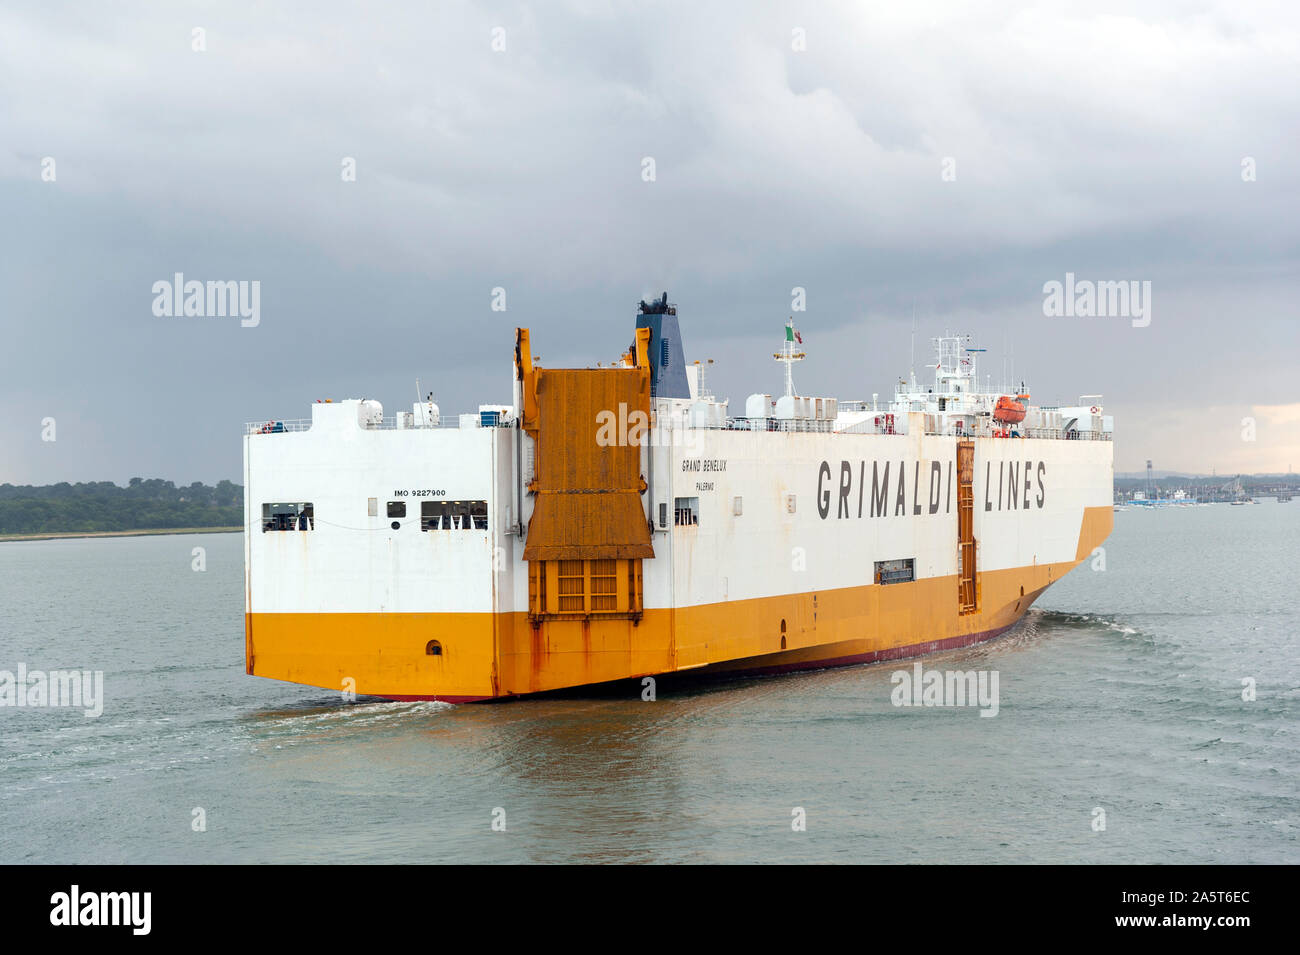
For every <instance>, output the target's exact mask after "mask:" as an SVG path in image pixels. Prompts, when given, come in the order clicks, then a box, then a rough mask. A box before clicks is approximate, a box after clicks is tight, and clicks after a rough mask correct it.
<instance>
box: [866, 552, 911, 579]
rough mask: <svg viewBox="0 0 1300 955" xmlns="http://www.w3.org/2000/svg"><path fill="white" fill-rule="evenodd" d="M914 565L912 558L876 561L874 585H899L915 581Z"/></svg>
mask: <svg viewBox="0 0 1300 955" xmlns="http://www.w3.org/2000/svg"><path fill="white" fill-rule="evenodd" d="M915 565H916V560H915V558H912V557H908V558H906V559H905V560H878V561H876V583H878V584H901V583H906V582H907V581H909V580H915V579H916V566H915Z"/></svg>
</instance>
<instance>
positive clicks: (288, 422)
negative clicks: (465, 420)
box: [244, 411, 503, 434]
mask: <svg viewBox="0 0 1300 955" xmlns="http://www.w3.org/2000/svg"><path fill="white" fill-rule="evenodd" d="M466 414H467V415H468V414H469V412H466ZM473 417H474V420H475V424H474V425H473V426H474V427H476V428H477V427H494V426H493V425H483V424H482V423H481V419H480V417H479V414H478V413H477V412H476V413H474V415H473ZM460 426H461V425H460V415H442V416H441V417H440V418H439V420H438V423H437V424H423V423H416V422H414V420H413V418H412V417H411V412H409V411H406V412H402V414H400V415H387V416H385V417H383V418H381V419H376V420H375V421H368V422H362V423H361V427H362V429H363V430H365V431H427V430H429V429H431V428H433V429H437V428H459V427H460ZM502 426H503V425H496V426H495V427H502ZM310 430H311V418H272V419H270V420H268V421H247V422H245V423H244V434H285V433H290V432H300V431H310Z"/></svg>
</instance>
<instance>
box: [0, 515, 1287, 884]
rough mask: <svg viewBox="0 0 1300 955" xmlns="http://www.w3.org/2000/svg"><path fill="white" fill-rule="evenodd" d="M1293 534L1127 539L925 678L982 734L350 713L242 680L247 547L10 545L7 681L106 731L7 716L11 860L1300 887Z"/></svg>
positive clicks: (604, 699)
mask: <svg viewBox="0 0 1300 955" xmlns="http://www.w3.org/2000/svg"><path fill="white" fill-rule="evenodd" d="M1298 531H1300V504H1294V503H1293V504H1277V503H1275V502H1273V501H1271V500H1268V501H1264V502H1261V503H1260V504H1256V505H1252V506H1247V507H1228V506H1227V505H1215V506H1209V507H1192V508H1178V509H1171V510H1164V511H1152V512H1147V511H1136V510H1130V511H1124V512H1120V513H1117V514H1116V515H1115V532H1114V534H1113V535H1112V536H1111V538H1110V539H1109V541H1108V542H1107V544H1106V551H1105V570H1104V571H1100V570H1093V569H1091V567H1090V566H1089V564H1087V563H1085V564H1084V565H1082V566H1081V567H1080V568H1078V569H1076V570H1075V571H1074V572H1072V573H1071V574H1070V575H1069V576H1068V577H1066V578H1065V579H1064V580H1063V581H1061V582H1059V583H1058V584H1056V585H1055V586H1054V587H1053V588H1052V589H1050V590H1049V591H1048V592H1047V594H1046V595H1045V596H1044V597H1043V598H1042V599H1041V600H1040V602H1039V604H1038V605H1037V606H1036V607H1035V608H1034V609H1033V610H1032V611H1031V612H1030V614H1029V615H1028V617H1027V618H1026V619H1025V620H1024V621H1023V622H1022V623H1021V624H1020V625H1018V626H1017V627H1016V628H1015V629H1014V630H1012V631H1011V632H1010V633H1008V634H1007V635H1005V636H1003V637H1002V638H1000V639H998V640H996V641H993V642H991V643H988V644H985V645H983V646H980V647H976V648H969V649H965V650H961V651H954V652H951V653H946V654H940V655H937V656H934V657H928V658H926V659H925V661H924V663H925V666H926V667H927V668H937V669H944V670H971V669H975V670H996V671H997V672H998V675H999V694H1000V706H999V712H998V715H997V716H996V717H994V718H983V717H980V716H979V710H978V709H977V708H965V709H958V708H948V709H938V708H917V707H913V708H903V707H896V706H894V705H893V704H892V703H891V691H892V690H893V689H894V686H893V684H892V683H891V680H890V675H891V673H893V672H894V671H896V670H898V669H902V668H907V669H910V667H911V663H910V662H909V663H901V664H900V663H888V664H883V665H876V666H866V667H852V668H845V669H839V670H825V671H819V672H814V673H803V674H791V675H788V676H781V677H766V678H761V679H746V680H740V681H733V682H717V681H715V682H711V683H704V684H701V683H683V684H669V685H664V684H662V683H661V685H660V688H659V694H658V699H657V700H655V701H654V702H643V701H642V700H641V699H640V697H639V695H636V693H635V691H631V692H628V693H626V694H614V695H611V694H608V693H606V694H586V695H579V696H576V697H566V698H562V699H542V700H521V701H515V702H510V703H504V704H491V705H468V706H449V705H445V704H438V703H392V702H382V701H364V700H363V701H361V702H358V703H355V704H347V703H344V702H343V701H342V700H341V699H340V698H339V696H338V695H337V694H331V693H328V692H325V691H322V690H315V689H312V688H308V687H301V686H294V685H289V684H282V683H274V682H271V681H267V680H263V679H259V678H256V677H250V676H246V675H245V674H244V672H243V664H244V657H243V617H242V614H243V564H242V560H243V549H242V540H241V538H240V536H239V535H237V534H232V535H196V536H193V537H190V536H169V537H143V538H124V539H98V540H66V541H48V542H24V543H6V544H0V627H2V630H0V634H2V639H0V670H9V671H14V670H16V668H17V666H18V664H20V663H22V664H25V665H26V666H27V667H28V668H29V669H43V670H49V669H71V668H77V669H90V670H102V671H104V674H105V704H104V712H103V715H102V716H100V717H99V718H96V719H88V718H86V717H84V716H83V715H82V714H81V712H80V711H78V710H67V709H50V708H46V709H30V708H13V707H3V708H0V862H6V863H11V862H102V863H117V862H126V863H131V862H184V863H203V862H208V863H212V862H217V863H221V862H817V861H827V862H930V863H934V862H939V863H945V862H946V863H999V862H1109V863H1127V862H1179V863H1229V862H1233V863H1252V862H1272V863H1294V862H1300V839H1298V833H1300V735H1298V734H1300V727H1298V725H1297V717H1300V656H1298V655H1297V652H1296V651H1297V632H1298V631H1300V626H1298V624H1300V613H1298V612H1297V609H1296V600H1295V583H1294V577H1293V574H1292V570H1293V568H1295V567H1296V566H1300V533H1298ZM195 547H203V548H205V549H206V567H207V569H206V570H205V571H202V572H196V571H194V570H192V561H193V557H192V549H193V548H195ZM1243 678H1252V679H1253V680H1254V681H1255V693H1256V698H1255V699H1254V700H1253V701H1246V700H1243V699H1242V692H1243V685H1242V680H1243ZM796 807H798V808H800V809H802V810H803V813H804V815H805V817H806V831H794V830H793V828H792V821H793V820H794V818H795V816H794V810H795V809H796ZM200 809H201V810H202V817H203V819H204V822H205V826H206V828H205V831H195V827H194V820H195V818H196V813H195V811H196V810H200ZM1097 809H1101V810H1103V811H1104V814H1105V816H1104V820H1105V829H1104V831H1095V828H1094V827H1095V820H1097V819H1098V818H1099V816H1098V815H1097V814H1096V812H1095V810H1097ZM498 810H502V811H503V813H504V822H505V830H504V831H496V830H494V829H493V826H492V823H493V820H494V818H495V819H497V820H500V819H501V818H502V815H503V814H502V812H499V811H498Z"/></svg>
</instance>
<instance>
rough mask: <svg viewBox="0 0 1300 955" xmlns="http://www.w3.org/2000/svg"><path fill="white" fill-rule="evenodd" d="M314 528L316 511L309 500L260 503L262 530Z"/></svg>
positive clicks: (307, 529)
mask: <svg viewBox="0 0 1300 955" xmlns="http://www.w3.org/2000/svg"><path fill="white" fill-rule="evenodd" d="M315 529H316V513H315V511H314V509H313V508H312V506H311V502H310V501H305V502H300V503H275V504H263V505H262V532H263V533H265V532H267V531H311V530H315Z"/></svg>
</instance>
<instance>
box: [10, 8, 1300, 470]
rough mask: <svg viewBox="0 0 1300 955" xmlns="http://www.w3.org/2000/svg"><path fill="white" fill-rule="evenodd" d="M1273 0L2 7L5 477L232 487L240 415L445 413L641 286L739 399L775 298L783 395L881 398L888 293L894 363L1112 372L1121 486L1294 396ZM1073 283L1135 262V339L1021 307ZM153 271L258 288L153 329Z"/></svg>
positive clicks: (890, 367) (1230, 451)
mask: <svg viewBox="0 0 1300 955" xmlns="http://www.w3.org/2000/svg"><path fill="white" fill-rule="evenodd" d="M1298 19H1300V17H1298V15H1297V14H1296V12H1295V11H1294V9H1293V8H1292V7H1291V6H1289V5H1285V4H1277V5H1273V6H1269V5H1259V4H1255V5H1252V6H1251V8H1250V9H1249V10H1248V11H1247V10H1243V9H1239V7H1238V6H1237V5H1235V4H1231V3H1226V2H1225V3H1221V4H1183V3H1162V4H1125V5H1122V6H1115V7H1108V6H1107V5H1105V4H1101V5H1099V4H1095V3H1092V4H1078V5H1068V4H1067V5H1059V4H1052V5H1044V6H1041V7H1033V6H1022V5H1014V4H1005V5H1000V6H994V7H988V6H981V7H979V8H978V9H976V8H970V9H968V8H967V6H966V5H963V4H939V5H933V6H930V7H926V6H916V5H907V6H906V7H890V6H880V7H867V6H864V5H861V4H852V3H845V4H831V5H815V6H813V7H807V6H804V5H788V6H765V7H762V8H761V9H755V8H754V6H753V5H751V4H743V3H733V4H709V5H707V9H706V10H703V11H700V10H697V9H695V7H694V6H692V5H667V6H664V7H660V8H656V9H645V8H643V7H641V6H638V5H631V4H628V5H622V4H599V3H578V4H569V5H564V6H560V5H551V4H542V5H536V6H526V5H511V4H506V5H500V6H498V7H495V8H493V9H491V10H487V9H482V8H477V7H474V6H472V5H469V4H456V5H443V4H440V5H437V6H436V7H435V6H433V5H425V4H411V5H407V6H406V7H405V8H401V7H396V6H393V5H383V6H374V5H367V4H342V3H324V4H322V3H311V4H307V3H302V4H275V5H269V4H261V5H251V4H249V5H241V4H223V5H220V6H208V5H194V6H189V7H187V6H177V5H171V4H136V5H131V4H114V5H99V4H90V3H87V4H82V5H79V6H76V7H68V8H52V7H50V6H49V5H47V4H37V3H28V4H22V3H19V4H7V5H6V8H5V10H4V12H3V13H0V134H2V135H0V190H2V192H0V195H2V196H3V208H4V212H5V215H4V225H3V231H2V232H0V255H2V262H3V264H0V283H2V286H0V287H2V288H3V292H2V293H0V320H2V321H3V333H4V342H5V353H6V359H7V360H6V362H5V374H4V376H3V380H0V400H3V401H4V403H5V407H6V408H7V409H8V414H7V415H6V416H5V417H4V419H3V424H0V446H2V447H3V448H4V449H5V454H4V456H3V459H0V481H4V480H9V481H18V482H25V481H56V480H62V479H70V480H78V479H100V478H106V477H108V478H113V479H116V480H119V481H123V480H125V479H126V478H127V477H129V476H131V475H133V474H146V475H152V474H158V475H162V476H165V477H171V478H174V479H176V480H178V481H186V482H188V481H190V480H195V479H203V480H208V481H213V480H216V479H219V478H223V477H230V478H238V475H239V470H240V458H239V454H240V452H239V442H238V434H239V431H240V426H241V424H242V422H244V421H245V420H253V419H264V418H268V417H272V416H276V417H297V416H301V415H306V414H307V413H308V409H307V404H308V403H309V402H310V401H312V400H313V399H315V398H318V397H319V398H323V397H336V398H337V397H346V396H354V395H367V396H371V397H376V398H379V399H381V400H383V401H384V402H385V403H386V404H387V405H388V406H389V408H390V410H391V409H392V408H395V407H399V406H402V405H404V404H406V403H407V402H409V401H411V400H413V398H414V396H415V388H414V380H415V378H416V377H417V376H419V377H420V378H421V381H422V384H423V385H424V387H425V388H426V389H432V390H434V391H435V393H436V395H437V397H438V398H439V400H440V402H441V404H442V405H443V407H444V408H445V409H447V410H448V411H453V412H454V411H458V410H462V409H470V408H473V407H474V406H476V405H477V404H478V403H479V402H488V401H501V400H507V399H508V396H509V393H508V375H509V361H510V344H511V334H512V329H513V327H514V326H515V325H517V324H522V325H529V326H531V327H532V328H533V340H534V343H535V348H536V349H537V351H538V352H539V353H540V354H541V355H542V356H543V359H544V360H545V362H546V363H547V364H550V365H559V364H563V363H569V362H572V363H579V364H587V363H594V362H595V361H597V360H603V359H609V358H612V357H614V356H615V355H616V354H617V352H618V351H619V350H621V349H622V348H623V347H624V346H626V344H627V340H628V339H629V337H630V327H631V322H632V314H633V312H634V306H635V302H636V300H637V299H638V298H639V297H642V296H644V295H648V294H652V293H657V292H659V291H661V290H663V289H668V290H669V292H670V295H671V297H672V298H673V299H674V300H676V301H677V302H678V303H679V304H680V306H681V313H682V316H683V322H684V332H685V336H686V338H687V347H688V350H689V351H691V352H693V354H691V355H690V357H713V358H715V359H717V360H718V365H717V366H716V371H715V373H714V376H713V379H712V382H711V384H712V386H713V388H714V390H715V391H717V392H718V393H720V394H724V395H730V396H731V397H732V399H733V401H734V402H736V403H739V402H741V401H743V399H744V396H745V395H746V394H747V393H749V392H751V391H759V390H764V391H771V390H773V389H774V388H776V387H777V386H778V384H779V369H776V368H775V367H772V364H773V363H772V362H771V359H770V357H769V356H770V354H771V347H770V346H771V339H772V338H773V337H774V335H779V334H780V326H781V325H782V324H783V322H784V320H785V318H786V316H787V315H788V314H790V308H791V289H792V288H793V287H795V286H800V287H803V288H805V289H807V295H808V311H807V313H806V314H802V315H798V316H797V317H796V318H797V323H798V324H799V325H800V326H801V328H803V329H804V331H805V337H806V339H807V340H808V342H809V352H810V359H809V361H808V362H806V363H805V365H804V366H803V367H801V368H800V369H799V372H800V374H799V376H798V380H799V382H800V383H801V385H803V387H804V389H805V390H808V391H813V390H815V391H819V392H823V391H824V392H829V393H836V394H841V395H846V396H855V397H859V396H864V395H869V394H870V393H871V392H872V391H877V392H881V393H886V392H888V391H889V390H890V388H891V385H892V382H893V381H895V380H896V379H897V377H898V375H899V374H900V373H903V372H905V370H906V364H907V361H908V353H909V340H910V334H911V328H912V321H913V318H912V316H913V314H915V316H916V319H915V320H916V327H917V331H918V334H917V339H918V346H917V358H918V364H922V363H923V362H924V360H925V358H926V357H927V351H926V345H925V342H926V340H927V339H928V337H929V336H930V335H933V334H937V333H939V332H941V331H942V330H943V329H944V328H945V327H947V328H951V329H954V330H956V329H961V330H967V331H971V332H973V333H975V334H976V335H978V336H979V337H980V338H981V339H982V340H983V342H984V343H985V344H987V345H989V346H990V347H991V348H992V349H993V350H994V352H993V356H992V358H991V361H990V362H989V367H988V369H987V370H989V371H991V372H993V374H994V379H995V381H996V380H997V379H998V378H999V377H1000V374H1001V370H1002V359H1001V356H1000V354H998V353H999V352H1000V351H1001V349H1002V346H1003V344H1004V342H1007V343H1010V344H1011V345H1012V346H1013V347H1014V353H1015V373H1016V375H1017V376H1021V377H1026V378H1028V379H1029V381H1030V383H1031V385H1032V387H1033V389H1034V391H1035V397H1036V398H1041V399H1043V400H1053V399H1057V398H1061V399H1066V398H1071V397H1072V396H1074V395H1077V394H1079V393H1082V392H1103V393H1105V394H1106V396H1107V398H1106V403H1107V406H1108V410H1110V411H1113V412H1114V413H1115V414H1116V415H1117V417H1118V418H1119V427H1120V433H1121V438H1122V440H1121V441H1120V443H1119V444H1118V445H1117V464H1118V465H1119V466H1120V467H1121V469H1129V470H1131V469H1134V468H1136V467H1138V466H1140V460H1141V459H1144V458H1146V457H1156V458H1158V459H1162V461H1163V463H1165V466H1167V467H1170V468H1174V467H1186V468H1206V469H1208V467H1209V466H1210V463H1211V462H1210V460H1209V457H1210V456H1209V455H1208V454H1207V453H1205V449H1203V448H1198V447H1195V442H1188V441H1187V440H1186V438H1179V439H1178V443H1172V441H1171V439H1170V437H1169V436H1170V435H1171V434H1173V433H1178V434H1185V433H1187V432H1186V431H1185V430H1184V431H1179V430H1177V429H1171V428H1170V427H1169V426H1170V424H1171V423H1172V422H1174V421H1175V420H1177V421H1179V422H1182V423H1183V424H1185V423H1186V421H1187V418H1188V416H1189V415H1194V414H1204V413H1206V412H1205V411H1204V410H1203V409H1206V408H1209V407H1214V408H1217V409H1219V410H1218V411H1216V412H1214V413H1215V414H1217V415H1219V416H1220V417H1221V418H1223V421H1222V422H1219V424H1220V425H1222V427H1221V428H1220V429H1219V430H1221V431H1222V432H1224V433H1225V434H1228V435H1231V434H1233V433H1235V417H1234V416H1239V415H1240V414H1248V413H1250V412H1249V408H1251V407H1253V406H1281V405H1285V404H1287V403H1289V402H1292V401H1293V400H1294V398H1293V395H1292V386H1291V378H1290V377H1289V366H1290V361H1291V359H1292V358H1293V356H1294V352H1295V346H1296V344H1297V336H1296V333H1295V318H1296V306H1295V291H1296V253H1297V227H1296V225H1295V223H1296V222H1297V221H1298V219H1300V217H1298V216H1297V214H1296V213H1297V211H1300V210H1297V208H1296V206H1297V200H1296V196H1297V195H1300V192H1298V191H1297V188H1296V186H1297V177H1296V173H1295V167H1294V157H1293V155H1291V153H1293V149H1289V148H1288V147H1290V146H1291V139H1292V137H1293V136H1294V130H1295V127H1296V119H1297V115H1296V114H1297V110H1296V106H1297V92H1296V90H1297V88H1298V85H1297V82H1296V80H1297V75H1296V73H1297V70H1296V66H1295V63H1296V51H1297V46H1298V45H1300V44H1298V32H1297V20H1298ZM196 27H201V28H203V29H204V30H205V31H206V34H205V39H206V50H205V51H203V52H196V51H195V50H194V49H193V48H192V46H193V33H192V31H193V30H194V28H196ZM498 27H499V28H501V29H503V30H504V34H503V36H504V41H505V49H504V50H503V51H494V50H493V47H492V42H493V32H492V31H493V30H494V28H498ZM795 30H801V31H803V33H802V34H801V35H802V37H803V38H805V44H804V45H805V46H806V48H805V49H802V50H796V49H794V47H795V46H796V45H798V43H797V40H798V36H797V35H796V34H795V33H794V31H795ZM45 157H52V158H53V159H54V160H55V163H56V168H57V179H56V180H55V181H54V182H45V181H42V178H41V173H42V160H43V159H44V158H45ZM345 157H351V158H353V159H355V162H356V173H357V175H356V181H355V182H345V181H343V180H342V178H341V176H340V171H341V164H342V162H343V160H344V158H345ZM646 157H652V158H653V159H654V162H655V172H656V177H655V180H654V181H653V182H647V181H644V179H643V177H642V169H643V160H644V159H645V158H646ZM1247 157H1249V158H1250V159H1251V160H1252V161H1253V162H1254V163H1255V165H1256V168H1257V179H1256V181H1253V182H1246V181H1243V179H1242V175H1241V169H1242V162H1243V160H1244V159H1246V158H1247ZM946 159H951V160H952V165H951V167H950V168H952V169H954V170H955V179H952V181H945V180H944V179H943V178H942V176H941V173H942V171H943V168H944V162H945V160H946ZM1067 271H1072V272H1074V273H1076V274H1078V275H1080V276H1081V277H1087V278H1092V279H1101V280H1112V279H1113V280H1120V279H1137V280H1149V281H1151V282H1152V283H1153V288H1154V310H1153V320H1152V323H1151V325H1150V327H1148V328H1144V329H1138V328H1133V327H1132V326H1131V325H1130V323H1129V322H1127V321H1125V320H1122V319H1049V318H1045V317H1044V316H1043V311H1042V298H1043V296H1042V287H1043V284H1044V283H1045V282H1048V281H1051V280H1060V279H1062V278H1063V277H1064V275H1065V273H1066V272H1067ZM177 272H181V273H184V275H185V276H186V277H187V278H191V279H199V280H246V281H251V280H257V281H259V282H260V283H261V290H262V291H261V294H262V299H261V322H260V324H259V325H258V326H257V327H256V328H241V327H240V326H239V323H238V320H237V319H235V320H231V319H220V318H188V319H186V318H160V317H156V316H155V315H154V314H153V312H152V310H151V303H152V301H153V293H152V292H151V288H152V286H153V283H155V282H156V281H159V280H165V281H170V280H171V278H172V276H173V274H174V273H177ZM494 287H503V288H504V289H505V290H506V293H507V301H508V306H509V307H508V310H507V311H506V312H504V313H501V312H493V311H492V310H491V309H490V307H489V306H490V301H491V291H492V289H493V288H494ZM1243 409H1245V410H1243ZM47 416H49V417H54V418H55V419H56V420H57V422H58V440H57V441H56V442H53V443H49V442H42V441H41V440H40V434H41V421H42V419H44V418H45V417H47ZM1278 420H1286V419H1285V416H1281V417H1279V418H1278ZM1230 426H1231V427H1230ZM1233 440H1234V439H1232V438H1231V437H1228V438H1225V441H1226V442H1227V444H1226V445H1225V446H1224V447H1223V448H1222V449H1218V450H1216V454H1217V455H1218V456H1219V457H1220V458H1221V459H1228V458H1231V457H1232V456H1233V455H1234V454H1236V453H1237V451H1238V450H1239V449H1238V448H1235V447H1233V446H1232V441H1233ZM1270 440H1271V441H1276V442H1277V445H1276V446H1277V448H1278V449H1279V451H1280V449H1282V448H1284V447H1286V446H1287V444H1286V442H1287V441H1290V442H1291V444H1294V443H1295V442H1294V440H1293V438H1287V437H1285V436H1283V437H1279V436H1278V435H1276V434H1274V435H1271V436H1270V435H1266V434H1264V433H1261V435H1260V439H1259V444H1258V445H1257V446H1256V448H1255V449H1253V450H1256V451H1257V450H1259V449H1260V448H1266V447H1271V445H1269V443H1268V442H1269V441H1270ZM1286 463H1287V462H1285V461H1281V462H1280V465H1282V466H1284V465H1285V464H1286ZM1219 466H1220V468H1221V469H1223V468H1225V467H1226V466H1225V465H1223V464H1222V463H1220V465H1219Z"/></svg>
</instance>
